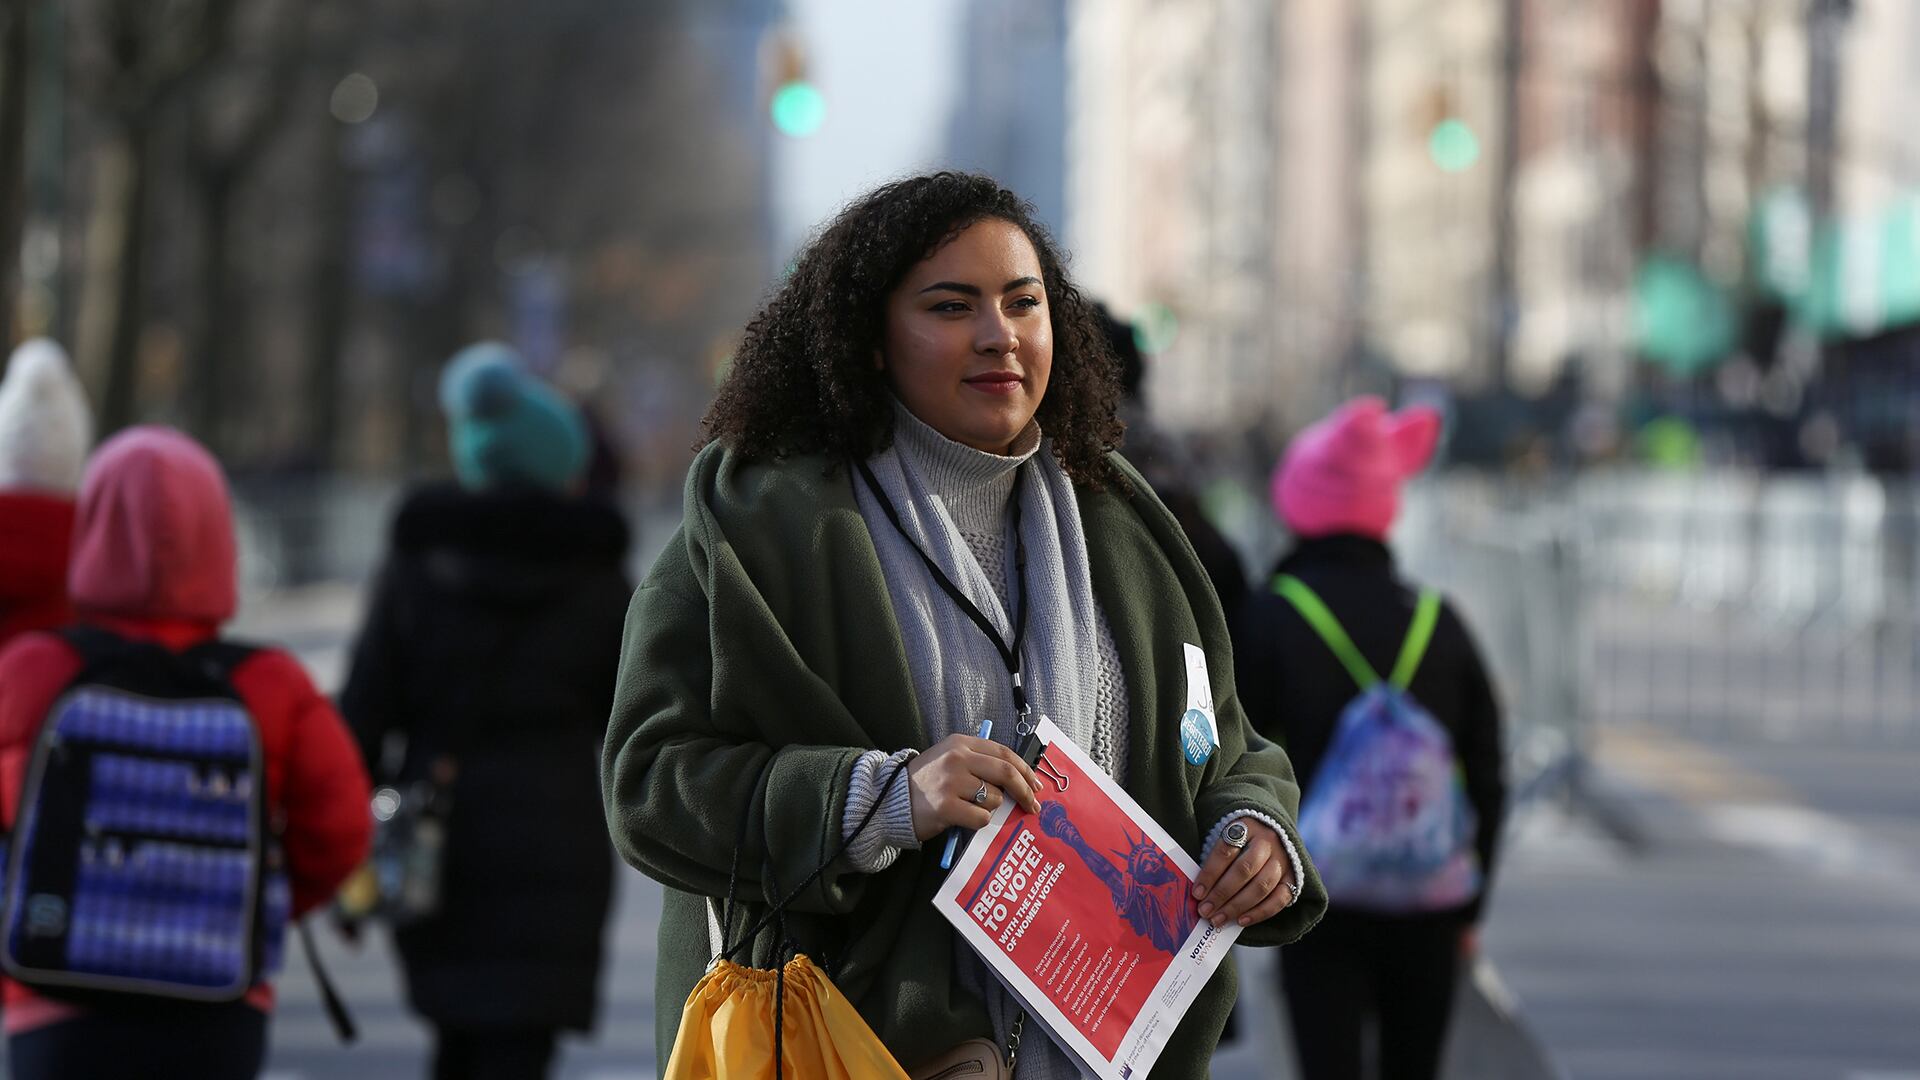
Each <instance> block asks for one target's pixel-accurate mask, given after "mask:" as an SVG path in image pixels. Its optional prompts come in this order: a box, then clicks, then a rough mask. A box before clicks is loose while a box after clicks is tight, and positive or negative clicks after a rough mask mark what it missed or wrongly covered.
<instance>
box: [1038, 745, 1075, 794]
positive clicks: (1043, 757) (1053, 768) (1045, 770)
mask: <svg viewBox="0 0 1920 1080" xmlns="http://www.w3.org/2000/svg"><path fill="white" fill-rule="evenodd" d="M1033 771H1034V772H1037V773H1039V774H1040V775H1041V776H1044V777H1046V778H1047V779H1049V780H1051V781H1053V783H1054V786H1055V787H1057V788H1059V789H1060V790H1061V791H1065V790H1067V774H1066V773H1063V772H1061V771H1060V766H1058V765H1055V764H1054V763H1053V762H1051V761H1048V760H1047V752H1046V751H1045V750H1042V751H1040V756H1039V758H1037V759H1036V760H1035V761H1034V763H1033Z"/></svg>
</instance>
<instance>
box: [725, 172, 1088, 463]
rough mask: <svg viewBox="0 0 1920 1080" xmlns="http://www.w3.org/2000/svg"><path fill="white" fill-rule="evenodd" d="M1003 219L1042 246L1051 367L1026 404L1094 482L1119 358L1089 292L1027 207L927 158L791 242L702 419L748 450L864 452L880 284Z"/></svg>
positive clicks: (886, 440) (881, 309) (883, 295)
mask: <svg viewBox="0 0 1920 1080" xmlns="http://www.w3.org/2000/svg"><path fill="white" fill-rule="evenodd" d="M985 220H998V221H1004V222H1007V223H1008V224H1010V225H1013V226H1014V227H1016V228H1018V229H1019V230H1020V231H1021V232H1023V233H1025V234H1026V236H1027V239H1028V240H1029V241H1030V242H1032V244H1033V250H1034V252H1035V253H1036V254H1037V255H1038V256H1039V257H1040V272H1041V275H1042V277H1043V278H1044V280H1045V283H1046V289H1047V308H1048V315H1049V318H1050V319H1051V321H1052V325H1053V371H1052V375H1051V377H1050V379H1049V380H1048V386H1047V393H1046V396H1045V397H1044V398H1042V399H1041V402H1040V408H1039V411H1038V413H1037V414H1036V415H1037V418H1038V419H1039V421H1040V427H1041V430H1043V431H1045V432H1046V433H1047V435H1048V436H1049V437H1050V438H1051V439H1052V440H1053V452H1054V456H1055V457H1057V458H1058V459H1059V461H1060V466H1061V468H1063V469H1064V470H1065V471H1066V473H1067V475H1068V476H1070V477H1072V478H1073V479H1074V480H1075V481H1076V482H1078V483H1082V484H1086V485H1088V486H1090V487H1093V488H1096V489H1097V488H1101V487H1104V486H1105V485H1106V484H1107V483H1112V482H1116V481H1118V480H1119V476H1118V475H1117V473H1116V472H1115V470H1114V469H1113V467H1112V465H1111V464H1109V463H1108V461H1107V458H1106V452H1107V451H1108V450H1111V449H1112V448H1114V447H1115V446H1117V445H1119V442H1120V435H1121V432H1122V430H1123V428H1122V426H1121V423H1120V420H1119V418H1118V416H1117V415H1116V408H1117V404H1118V401H1119V395H1120V381H1119V364H1118V361H1117V360H1115V358H1114V356H1113V352H1112V350H1111V348H1110V347H1109V346H1108V344H1107V342H1106V338H1105V336H1104V335H1103V334H1102V332H1101V329H1100V324H1099V322H1098V320H1097V318H1096V316H1095V315H1094V311H1093V305H1092V304H1091V303H1090V302H1089V301H1087V300H1085V299H1083V298H1082V297H1081V295H1080V291H1079V290H1078V289H1077V288H1075V287H1074V284H1073V282H1072V280H1071V279H1070V278H1068V277H1067V273H1066V265H1065V261H1064V260H1063V259H1062V258H1061V255H1060V251H1059V249H1058V248H1057V247H1056V246H1055V245H1054V243H1053V239H1052V238H1051V237H1050V236H1048V235H1047V231H1046V229H1045V228H1043V227H1042V226H1041V225H1040V223H1039V222H1038V221H1036V220H1035V219H1034V216H1033V207H1032V206H1030V205H1029V204H1028V203H1026V202H1025V201H1024V200H1022V199H1021V198H1020V197H1019V196H1017V195H1015V194H1014V193H1013V192H1011V191H1008V190H1007V189H1006V188H1003V187H1001V186H1000V185H999V184H998V183H996V182H995V181H994V180H993V179H991V178H990V177H986V176H979V175H974V174H970V173H959V172H937V173H932V174H930V175H926V176H916V177H912V178H910V179H906V180H899V181H896V182H894V183H890V184H887V185H885V186H883V187H880V188H877V189H875V190H874V191H872V192H870V193H869V194H867V195H866V196H865V197H863V198H861V199H860V200H858V201H857V202H854V203H853V204H852V205H850V206H848V207H847V208H846V209H845V210H842V211H841V212H840V214H839V216H838V217H836V218H834V219H833V221H832V222H831V223H829V224H828V225H827V226H826V228H825V229H823V230H822V231H821V232H820V233H819V234H818V235H817V236H816V237H814V239H813V240H812V242H811V243H809V244H808V245H807V246H806V249H805V250H804V251H802V252H801V253H800V257H799V259H798V261H797V262H796V264H795V266H794V269H793V273H792V274H791V275H790V276H789V277H788V278H787V280H786V281H785V282H784V283H783V284H782V285H780V287H779V288H778V290H777V291H775V293H774V294H773V298H772V299H771V300H769V301H768V302H767V305H766V307H764V308H762V309H761V311H760V313H759V314H758V315H756V316H754V318H753V321H752V322H750V323H748V324H747V332H746V338H745V340H744V341H743V342H742V343H741V346H740V351H739V352H738V353H737V354H736V355H735V356H734V358H733V365H732V368H731V370H730V371H729V372H728V373H727V377H726V380H725V381H724V382H722V383H721V385H720V390H719V392H718V394H716V395H715V397H714V400H713V405H712V406H711V407H709V408H708V410H707V415H706V419H705V421H704V422H703V424H704V427H705V429H706V436H705V438H703V439H702V440H701V441H700V445H702V446H704V445H706V444H707V443H710V442H715V441H718V442H720V443H722V444H724V445H726V446H727V447H728V448H729V449H731V450H734V451H736V452H738V453H741V454H744V455H746V456H747V457H749V458H765V459H773V460H778V459H781V458H784V457H787V456H789V455H794V454H825V455H827V456H828V457H830V458H832V459H834V460H835V461H836V462H844V461H852V460H858V459H861V458H865V457H869V456H871V455H873V454H874V453H877V452H879V451H881V450H884V449H886V447H888V446H889V445H891V443H892V441H893V408H892V405H891V404H890V403H889V399H890V396H891V391H890V390H889V388H888V386H887V381H886V376H885V375H884V374H882V373H881V372H880V371H879V370H878V369H877V368H876V367H875V366H874V363H873V356H874V351H875V350H876V349H878V348H879V347H880V343H881V340H882V336H883V333H884V329H885V321H886V305H887V296H888V294H890V293H891V292H892V291H893V290H894V288H895V287H896V286H898V285H899V284H900V282H901V281H902V280H904V279H905V278H906V276H907V273H908V271H909V270H911V269H912V268H913V266H914V265H915V264H916V263H918V262H920V260H922V259H925V258H926V257H928V256H929V255H931V254H933V253H934V252H935V251H936V250H938V249H939V248H940V246H941V245H942V244H945V243H946V242H947V241H949V240H951V239H953V237H954V236H956V235H958V234H959V233H960V232H961V231H962V230H964V229H966V228H967V227H968V226H970V225H973V224H974V223H976V222H979V221H985Z"/></svg>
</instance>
